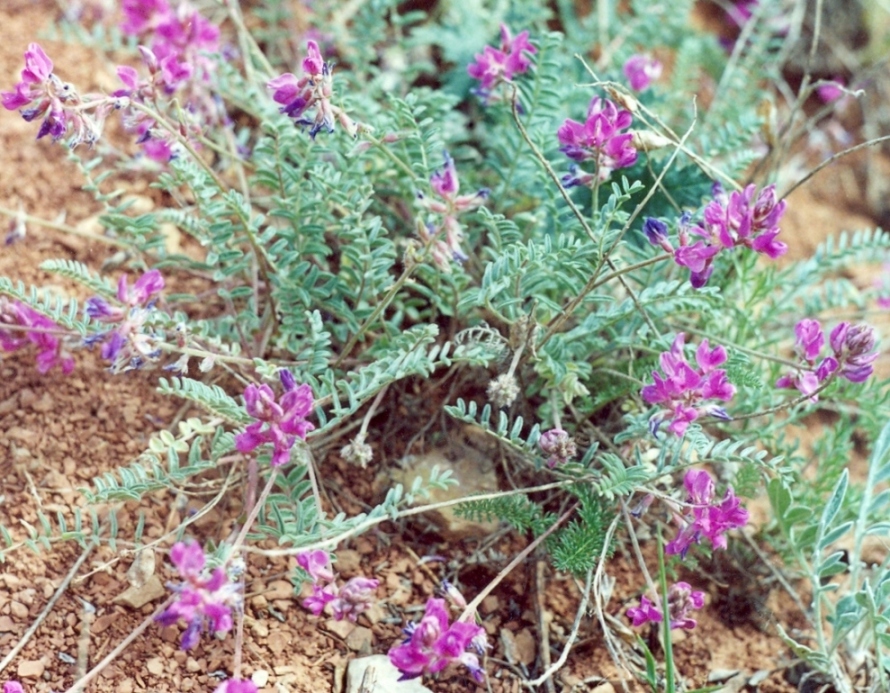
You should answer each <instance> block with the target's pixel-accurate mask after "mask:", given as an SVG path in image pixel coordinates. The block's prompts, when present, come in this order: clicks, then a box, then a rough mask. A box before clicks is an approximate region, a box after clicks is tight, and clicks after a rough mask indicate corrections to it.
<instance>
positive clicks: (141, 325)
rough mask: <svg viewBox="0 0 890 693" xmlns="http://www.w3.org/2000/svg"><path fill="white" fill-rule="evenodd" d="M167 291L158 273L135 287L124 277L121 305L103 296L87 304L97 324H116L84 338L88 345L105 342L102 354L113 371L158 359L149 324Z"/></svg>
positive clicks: (146, 276) (119, 286) (86, 309)
mask: <svg viewBox="0 0 890 693" xmlns="http://www.w3.org/2000/svg"><path fill="white" fill-rule="evenodd" d="M163 289H164V278H163V276H161V273H160V272H159V271H158V270H150V271H148V272H146V273H145V274H143V275H142V276H141V277H139V279H137V280H136V282H135V283H134V284H133V286H132V287H130V286H129V284H128V282H127V275H126V274H123V275H121V278H120V280H119V281H118V284H117V300H118V301H119V302H120V303H121V304H122V305H121V306H112V305H111V304H110V303H109V302H108V301H106V300H105V299H104V298H101V297H100V296H92V297H91V298H88V299H87V301H86V305H85V306H84V312H85V313H86V314H87V315H88V316H89V317H90V318H91V319H92V320H95V321H96V322H101V323H107V324H114V325H115V327H114V328H113V329H111V330H107V331H105V332H99V333H96V334H93V335H90V336H89V337H87V338H85V339H84V343H85V344H86V345H87V346H93V345H94V344H97V343H101V344H102V347H101V351H100V355H101V356H102V358H103V359H105V360H106V361H110V362H111V370H112V371H114V372H118V371H120V370H124V369H126V368H129V367H134V366H138V365H140V364H141V363H143V362H144V361H145V360H146V359H154V358H156V357H157V356H158V351H157V349H155V348H154V346H153V345H152V343H151V339H150V337H149V335H148V334H146V331H145V322H146V320H147V319H148V317H149V314H150V312H151V310H152V309H153V308H154V301H155V298H156V296H157V295H158V294H160V292H161V291H162V290H163Z"/></svg>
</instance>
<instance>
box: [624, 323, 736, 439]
mask: <svg viewBox="0 0 890 693" xmlns="http://www.w3.org/2000/svg"><path fill="white" fill-rule="evenodd" d="M685 340H686V336H685V335H684V334H683V333H682V332H680V333H678V334H677V336H676V338H675V339H674V342H673V344H672V345H671V348H670V351H666V352H664V353H662V354H661V356H660V357H659V362H660V364H661V370H662V372H663V374H664V375H662V374H661V373H659V372H658V371H653V372H652V378H653V380H654V381H655V383H654V384H653V385H646V386H645V387H644V388H643V390H642V392H641V394H642V396H643V399H644V400H645V401H646V402H648V403H649V404H660V405H661V406H662V407H663V409H662V412H661V414H660V415H658V414H656V416H654V417H653V418H652V421H651V424H650V425H651V427H652V431H653V433H657V431H658V427H659V426H660V425H661V423H662V422H663V421H664V420H666V419H670V420H671V424H670V426H668V430H669V431H671V432H672V433H674V434H675V435H678V436H682V435H683V434H684V433H685V432H686V429H687V428H688V426H689V424H690V423H691V422H693V421H695V420H696V419H697V418H698V417H699V416H700V415H701V414H710V415H711V416H717V417H718V418H722V419H728V418H729V416H728V415H727V414H726V411H725V410H724V409H723V408H722V407H719V406H716V405H713V404H704V401H705V400H710V399H719V400H722V401H724V402H728V401H729V400H731V399H732V397H733V395H734V394H735V387H734V386H733V385H732V384H731V383H730V382H729V381H728V380H727V378H726V371H724V370H723V369H720V368H717V366H719V365H721V364H722V363H724V362H725V361H726V350H725V349H724V348H723V347H722V346H716V347H714V348H713V349H711V348H710V345H709V344H708V340H707V339H705V340H703V341H702V343H701V344H700V345H699V347H698V349H697V350H696V352H695V360H696V365H697V366H698V367H697V368H693V367H692V366H691V365H690V364H689V362H688V361H687V360H686V356H685V355H684V353H683V347H684V345H685Z"/></svg>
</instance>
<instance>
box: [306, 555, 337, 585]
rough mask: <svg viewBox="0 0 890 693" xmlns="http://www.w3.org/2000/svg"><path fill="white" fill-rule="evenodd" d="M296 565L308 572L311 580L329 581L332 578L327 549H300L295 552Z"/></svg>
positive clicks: (332, 572)
mask: <svg viewBox="0 0 890 693" xmlns="http://www.w3.org/2000/svg"><path fill="white" fill-rule="evenodd" d="M297 565H299V566H300V567H301V568H302V569H303V570H305V571H306V572H307V573H308V574H309V577H310V578H312V581H313V582H331V581H333V579H334V571H333V569H332V568H331V557H330V556H329V555H328V552H327V551H322V550H321V549H316V550H315V551H301V552H300V553H298V554H297Z"/></svg>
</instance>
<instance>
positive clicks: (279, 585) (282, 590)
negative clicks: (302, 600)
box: [263, 580, 294, 601]
mask: <svg viewBox="0 0 890 693" xmlns="http://www.w3.org/2000/svg"><path fill="white" fill-rule="evenodd" d="M263 596H264V597H265V598H266V599H267V600H269V601H275V600H276V599H291V598H292V597H293V596H294V586H293V585H292V584H291V583H290V582H288V581H287V580H275V581H273V582H271V583H269V586H268V587H267V588H266V591H265V592H264V593H263Z"/></svg>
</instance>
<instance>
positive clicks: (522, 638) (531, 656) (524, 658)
mask: <svg viewBox="0 0 890 693" xmlns="http://www.w3.org/2000/svg"><path fill="white" fill-rule="evenodd" d="M515 642H516V654H517V655H518V656H519V661H520V662H521V663H522V664H525V665H526V666H528V665H530V664H531V663H532V662H534V661H535V652H536V651H537V647H536V646H535V636H534V635H532V632H531V631H530V630H529V629H528V628H523V629H522V630H521V631H519V632H518V633H517V634H516V640H515Z"/></svg>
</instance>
